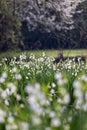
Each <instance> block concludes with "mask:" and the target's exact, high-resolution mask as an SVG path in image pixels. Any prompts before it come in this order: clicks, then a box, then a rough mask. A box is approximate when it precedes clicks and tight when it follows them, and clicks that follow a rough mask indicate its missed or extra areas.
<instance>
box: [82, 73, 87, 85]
mask: <svg viewBox="0 0 87 130" xmlns="http://www.w3.org/2000/svg"><path fill="white" fill-rule="evenodd" d="M82 80H83V81H85V82H86V83H87V75H85V74H84V75H83V76H82Z"/></svg>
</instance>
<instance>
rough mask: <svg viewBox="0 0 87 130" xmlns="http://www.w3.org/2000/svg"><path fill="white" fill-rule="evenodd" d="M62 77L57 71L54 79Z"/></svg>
mask: <svg viewBox="0 0 87 130" xmlns="http://www.w3.org/2000/svg"><path fill="white" fill-rule="evenodd" d="M61 78H62V75H61V73H60V72H57V73H56V74H55V79H57V80H58V79H61Z"/></svg>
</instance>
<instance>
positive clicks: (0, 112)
mask: <svg viewBox="0 0 87 130" xmlns="http://www.w3.org/2000/svg"><path fill="white" fill-rule="evenodd" d="M6 115H7V114H6V112H5V111H4V110H2V109H0V123H3V122H4V121H5V118H6Z"/></svg>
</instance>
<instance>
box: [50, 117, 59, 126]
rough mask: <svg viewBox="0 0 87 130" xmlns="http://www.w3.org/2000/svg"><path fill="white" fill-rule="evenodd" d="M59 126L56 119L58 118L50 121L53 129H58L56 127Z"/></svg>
mask: <svg viewBox="0 0 87 130" xmlns="http://www.w3.org/2000/svg"><path fill="white" fill-rule="evenodd" d="M60 125H61V122H60V120H59V119H58V118H53V119H52V120H51V126H53V127H58V126H60Z"/></svg>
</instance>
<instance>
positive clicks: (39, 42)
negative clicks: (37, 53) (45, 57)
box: [0, 0, 87, 51]
mask: <svg viewBox="0 0 87 130" xmlns="http://www.w3.org/2000/svg"><path fill="white" fill-rule="evenodd" d="M74 4H75V3H73V2H71V5H69V6H71V12H69V13H68V14H67V10H66V9H67V5H66V3H64V0H62V1H60V0H59V1H57V0H43V1H41V0H29V1H27V0H21V1H20V0H13V1H10V0H0V51H5V50H9V49H10V50H12V49H21V50H29V49H61V48H63V49H75V48H87V1H84V2H81V3H79V4H78V5H77V6H76V8H75V9H73V8H72V6H73V5H74ZM73 10H74V11H73ZM69 15H70V16H69Z"/></svg>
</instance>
